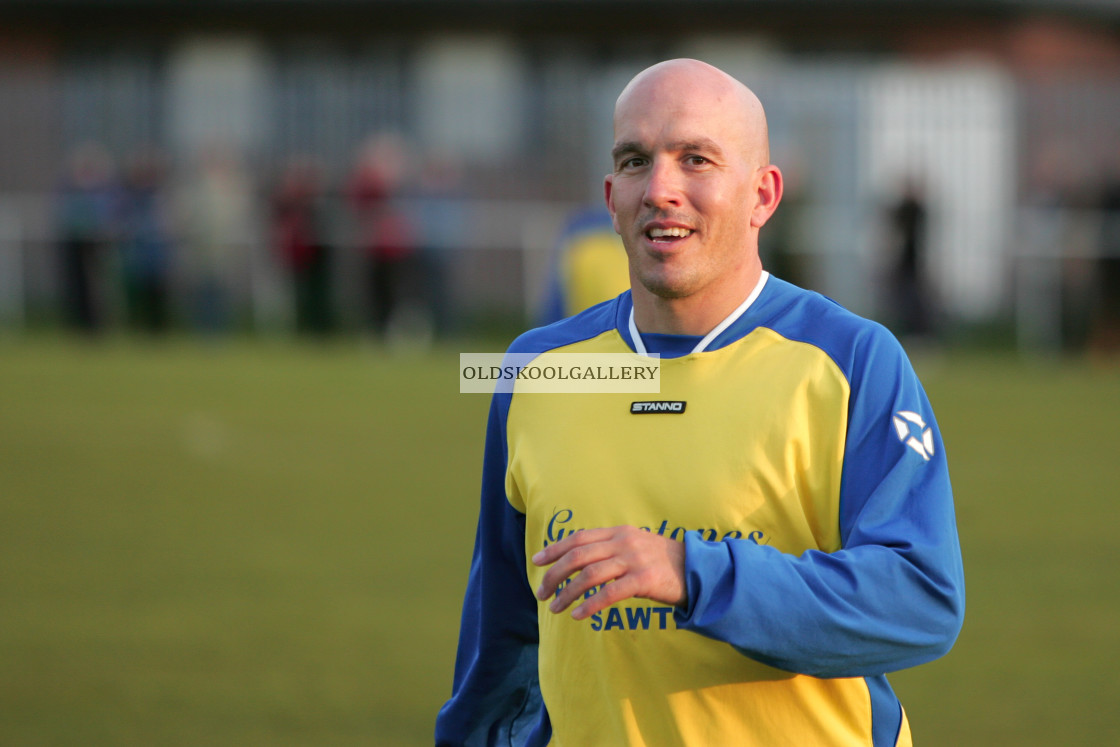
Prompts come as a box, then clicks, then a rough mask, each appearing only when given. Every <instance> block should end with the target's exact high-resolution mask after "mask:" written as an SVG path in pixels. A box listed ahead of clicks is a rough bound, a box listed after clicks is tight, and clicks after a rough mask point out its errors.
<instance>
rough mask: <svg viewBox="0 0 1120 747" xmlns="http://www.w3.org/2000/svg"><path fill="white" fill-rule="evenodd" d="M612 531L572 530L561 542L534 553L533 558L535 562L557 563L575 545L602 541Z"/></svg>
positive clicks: (535, 563) (542, 563)
mask: <svg viewBox="0 0 1120 747" xmlns="http://www.w3.org/2000/svg"><path fill="white" fill-rule="evenodd" d="M610 532H611V530H610V529H581V530H579V531H578V532H572V533H571V534H569V535H568V536H567V537H565V538H564V539H562V540H560V541H559V542H553V543H552V544H551V545H549V546H548V547H545V548H544V549H543V550H541V551H540V552H538V553H537V554H536V555H534V556H533V558H532V560H533V564H534V565H548V564H549V563H555V562H556V560H557V559H558V558H560V557H561V556H563V555H564V554H565V553H566V552H568V551H569V550H571V549H572V548H573V547H579V546H581V545H587V544H591V543H592V542H600V541H602V540H603V539H606V538H607V537H609V536H610Z"/></svg>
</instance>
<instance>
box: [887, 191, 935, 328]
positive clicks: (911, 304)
mask: <svg viewBox="0 0 1120 747" xmlns="http://www.w3.org/2000/svg"><path fill="white" fill-rule="evenodd" d="M887 220H888V223H889V228H890V236H891V245H892V251H893V265H892V269H891V271H890V287H891V298H890V306H891V317H892V322H891V326H892V327H893V330H892V331H893V332H894V333H895V334H896V335H898V336H899V337H903V338H905V337H928V336H930V335H932V334H933V332H934V309H933V303H932V300H931V294H930V289H929V285H928V283H927V281H926V278H925V261H926V260H925V256H926V248H927V242H928V234H927V231H928V228H927V226H928V209H927V207H926V202H925V197H924V195H923V193H922V189H921V187H920V186H919V185H918V184H917V183H916V182H915V181H913V180H908V181H907V182H906V184H905V185H904V186H903V189H902V193H901V195H900V196H899V199H898V201H897V202H895V203H894V204H893V205H891V206H890V208H889V210H888V218H887Z"/></svg>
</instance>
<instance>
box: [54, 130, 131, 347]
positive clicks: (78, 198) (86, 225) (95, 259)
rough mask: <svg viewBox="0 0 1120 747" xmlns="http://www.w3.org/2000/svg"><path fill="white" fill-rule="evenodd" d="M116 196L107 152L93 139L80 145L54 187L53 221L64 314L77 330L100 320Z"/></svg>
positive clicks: (90, 327)
mask: <svg viewBox="0 0 1120 747" xmlns="http://www.w3.org/2000/svg"><path fill="white" fill-rule="evenodd" d="M117 199H118V192H117V185H116V183H115V180H114V174H113V163H112V159H111V158H110V156H109V153H108V152H107V151H106V150H105V149H104V148H103V147H101V145H99V144H97V143H85V144H83V145H81V146H79V147H78V148H77V149H76V150H75V151H74V153H73V155H72V156H71V158H70V163H69V171H68V173H67V174H66V175H65V176H64V178H63V181H62V184H61V185H60V187H59V194H58V205H57V210H58V213H57V220H58V238H59V266H60V270H61V286H62V294H63V312H64V317H65V320H66V323H67V324H68V325H70V326H71V327H72V328H74V329H76V330H78V331H80V332H84V333H93V332H96V331H98V330H99V329H100V328H101V326H102V324H103V323H104V321H105V320H104V315H105V304H106V292H107V290H106V288H105V267H104V264H105V261H106V259H107V258H106V256H105V255H106V253H107V249H108V247H109V246H110V243H111V241H112V240H113V238H114V231H115V221H114V214H115V211H116V209H117Z"/></svg>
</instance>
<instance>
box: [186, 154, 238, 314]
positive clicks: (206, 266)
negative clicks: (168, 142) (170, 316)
mask: <svg viewBox="0 0 1120 747" xmlns="http://www.w3.org/2000/svg"><path fill="white" fill-rule="evenodd" d="M252 207H253V194H252V188H251V185H250V182H249V179H248V177H247V176H246V174H245V172H244V170H243V167H242V164H241V159H240V157H239V156H238V155H237V154H236V153H235V152H233V151H232V150H230V149H228V148H226V147H224V146H221V145H213V146H211V147H209V148H207V149H206V151H205V152H204V153H203V155H202V158H201V160H200V162H199V163H198V165H197V167H196V168H194V169H193V170H192V171H191V173H189V174H188V176H187V180H186V183H185V184H184V186H183V190H182V194H181V205H180V220H181V221H182V223H181V234H182V238H183V249H184V251H183V259H184V262H183V264H184V266H185V271H186V273H185V274H186V282H187V284H188V296H189V298H190V301H189V303H190V308H191V317H192V320H193V322H194V325H195V327H196V328H197V329H198V330H199V331H201V332H203V333H206V334H220V333H223V332H227V331H228V330H229V327H230V324H231V322H232V318H233V309H232V299H233V287H234V281H235V277H236V273H237V272H238V271H239V270H241V269H243V268H244V265H245V262H246V260H247V250H248V246H249V235H250V231H251V226H252Z"/></svg>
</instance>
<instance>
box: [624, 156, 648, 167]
mask: <svg viewBox="0 0 1120 747" xmlns="http://www.w3.org/2000/svg"><path fill="white" fill-rule="evenodd" d="M645 162H646V159H644V158H642V157H641V156H632V157H630V158H626V159H623V161H622V162H621V163H619V165H618V167H619V168H620V169H624V170H625V169H637V168H641V167H642V166H644V165H645Z"/></svg>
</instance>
